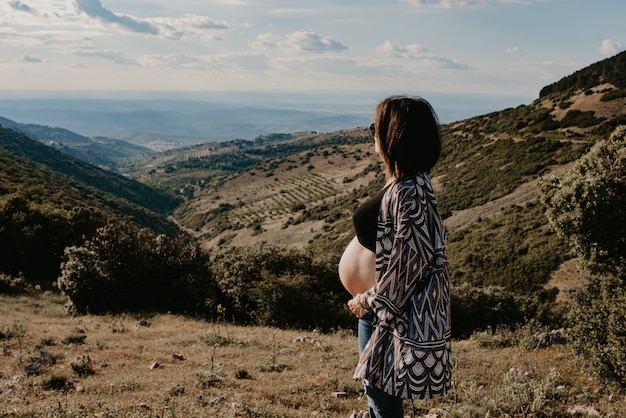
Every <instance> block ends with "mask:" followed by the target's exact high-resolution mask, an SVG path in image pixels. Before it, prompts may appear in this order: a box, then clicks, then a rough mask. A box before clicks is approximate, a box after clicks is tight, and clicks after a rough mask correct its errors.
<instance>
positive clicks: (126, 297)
mask: <svg viewBox="0 0 626 418" xmlns="http://www.w3.org/2000/svg"><path fill="white" fill-rule="evenodd" d="M65 255H66V261H65V262H64V263H63V264H62V272H61V276H60V278H59V280H58V286H59V288H60V289H61V290H62V291H63V292H64V293H65V294H67V295H68V297H69V299H70V302H71V304H72V309H73V310H74V311H75V312H76V313H85V312H91V313H104V312H121V311H146V310H147V311H171V312H178V313H183V312H187V313H198V312H203V311H204V310H205V300H206V299H207V298H210V299H212V300H215V299H216V294H215V292H216V291H217V288H216V287H215V286H213V285H214V282H213V281H212V280H211V277H210V270H209V268H208V265H207V260H208V258H207V257H206V256H205V254H203V253H202V251H201V250H200V249H199V247H198V246H197V245H195V244H193V243H190V242H187V241H186V240H185V238H184V237H182V236H166V235H156V234H155V233H153V232H152V231H150V230H149V229H147V228H144V229H140V228H138V227H136V226H134V225H133V224H130V223H125V222H110V223H108V224H107V225H106V226H104V227H102V228H99V229H98V230H97V233H96V235H95V236H94V237H93V239H91V240H88V241H86V242H85V243H84V244H83V245H82V246H73V247H68V248H67V249H66V252H65Z"/></svg>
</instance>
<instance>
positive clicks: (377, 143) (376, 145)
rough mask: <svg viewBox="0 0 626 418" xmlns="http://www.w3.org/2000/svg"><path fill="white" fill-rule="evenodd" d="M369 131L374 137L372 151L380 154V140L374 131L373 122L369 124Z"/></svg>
mask: <svg viewBox="0 0 626 418" xmlns="http://www.w3.org/2000/svg"><path fill="white" fill-rule="evenodd" d="M370 132H371V133H372V136H373V137H374V151H375V152H376V154H378V155H380V140H379V139H378V134H377V133H376V129H375V125H374V124H373V123H372V125H371V126H370ZM381 157H382V155H381Z"/></svg>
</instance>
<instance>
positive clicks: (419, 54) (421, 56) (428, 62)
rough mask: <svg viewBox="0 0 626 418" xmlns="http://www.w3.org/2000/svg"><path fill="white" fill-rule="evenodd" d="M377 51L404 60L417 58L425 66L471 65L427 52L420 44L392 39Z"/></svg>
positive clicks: (458, 68)
mask: <svg viewBox="0 0 626 418" xmlns="http://www.w3.org/2000/svg"><path fill="white" fill-rule="evenodd" d="M376 53H377V54H378V55H380V56H384V57H390V58H399V59H403V60H405V59H410V60H417V61H419V62H420V64H421V65H422V66H423V67H429V68H432V67H436V68H446V69H450V70H468V69H469V66H467V65H466V64H462V63H459V62H456V61H454V60H451V59H449V58H443V57H439V56H437V55H434V54H430V53H427V51H426V49H425V48H424V47H422V46H421V45H420V44H409V45H402V44H398V43H394V42H391V41H385V43H383V44H382V45H381V46H379V47H378V48H377V49H376Z"/></svg>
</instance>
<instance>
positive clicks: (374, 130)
mask: <svg viewBox="0 0 626 418" xmlns="http://www.w3.org/2000/svg"><path fill="white" fill-rule="evenodd" d="M370 132H371V133H372V136H376V126H375V125H374V124H373V123H372V124H371V125H370Z"/></svg>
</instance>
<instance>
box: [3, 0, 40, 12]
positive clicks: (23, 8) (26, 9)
mask: <svg viewBox="0 0 626 418" xmlns="http://www.w3.org/2000/svg"><path fill="white" fill-rule="evenodd" d="M9 6H11V7H12V8H14V9H15V10H20V11H22V12H27V13H34V11H33V10H32V9H31V8H30V6H29V5H27V4H24V3H22V2H21V1H10V2H9Z"/></svg>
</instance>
